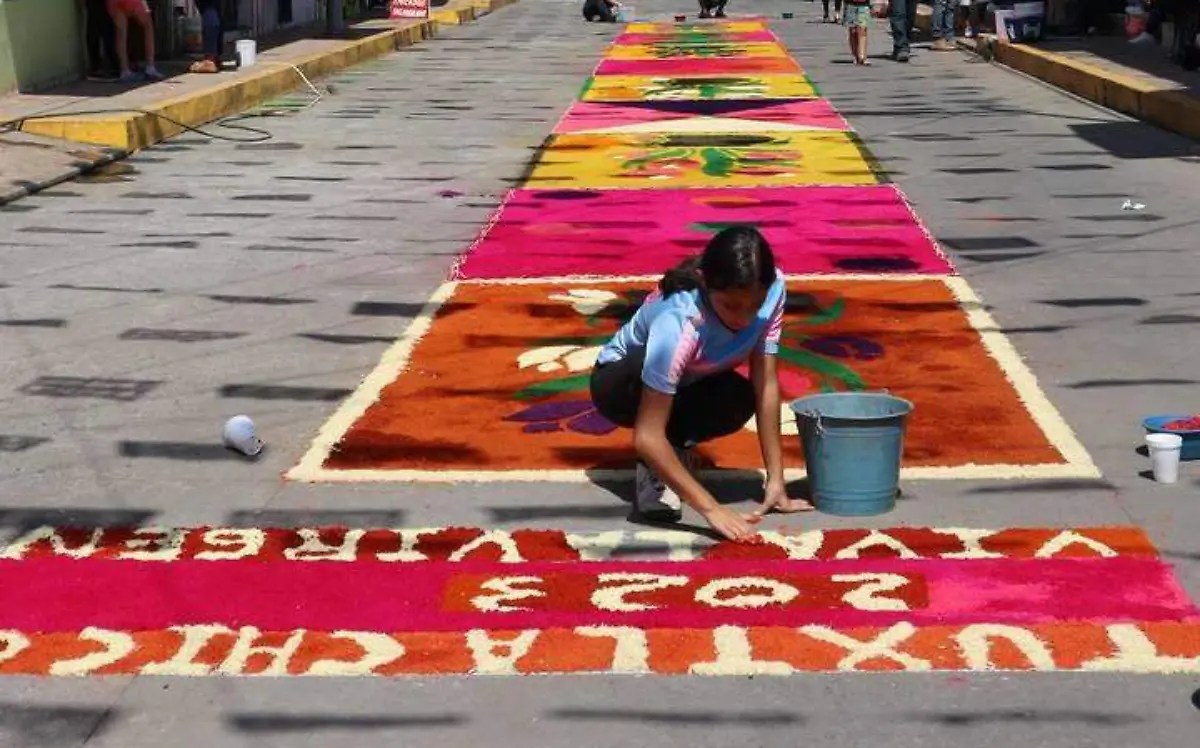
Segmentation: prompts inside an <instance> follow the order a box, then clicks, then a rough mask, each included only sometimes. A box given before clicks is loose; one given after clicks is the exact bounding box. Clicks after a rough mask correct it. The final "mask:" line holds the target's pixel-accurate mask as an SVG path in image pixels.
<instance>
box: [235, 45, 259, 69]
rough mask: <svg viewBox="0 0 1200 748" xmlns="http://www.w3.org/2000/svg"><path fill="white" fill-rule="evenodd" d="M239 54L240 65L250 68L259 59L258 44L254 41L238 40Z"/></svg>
mask: <svg viewBox="0 0 1200 748" xmlns="http://www.w3.org/2000/svg"><path fill="white" fill-rule="evenodd" d="M237 54H238V60H239V61H240V62H239V63H238V64H239V65H240V66H241V67H244V68H248V67H250V66H252V65H253V64H254V63H255V61H256V60H257V59H258V44H256V43H255V41H254V40H253V39H238V42H237Z"/></svg>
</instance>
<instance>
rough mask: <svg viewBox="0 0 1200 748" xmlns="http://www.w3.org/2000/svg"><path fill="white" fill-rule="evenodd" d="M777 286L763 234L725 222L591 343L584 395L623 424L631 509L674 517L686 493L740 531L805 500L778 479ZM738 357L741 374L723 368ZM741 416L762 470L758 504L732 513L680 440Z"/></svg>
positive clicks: (722, 432) (715, 523)
mask: <svg viewBox="0 0 1200 748" xmlns="http://www.w3.org/2000/svg"><path fill="white" fill-rule="evenodd" d="M786 297H787V294H786V291H785V289H784V280H783V275H782V274H781V273H780V272H779V271H777V270H776V268H775V258H774V255H773V254H772V253H771V247H770V245H769V244H768V243H767V240H766V239H765V238H764V237H763V236H762V235H761V234H760V233H759V232H758V231H757V230H755V229H754V228H751V227H745V226H734V227H731V228H727V229H725V230H723V231H721V232H720V233H718V234H717V235H716V236H714V237H713V239H712V241H710V242H709V244H708V246H707V247H706V248H705V250H704V252H703V254H701V255H700V256H699V257H696V258H692V259H689V260H686V261H684V262H683V263H681V264H680V265H679V266H678V267H676V268H674V269H673V270H671V271H669V272H668V273H667V274H666V275H665V276H664V277H663V279H662V280H661V281H660V282H659V287H658V290H657V291H656V292H655V293H653V294H651V295H650V296H649V297H648V298H647V299H646V301H645V302H644V303H643V304H642V306H641V308H640V309H638V311H637V313H636V314H635V315H634V316H633V319H631V320H630V321H629V322H628V323H627V324H626V325H625V326H624V327H623V328H621V330H620V331H618V332H617V334H616V335H614V336H613V338H612V340H611V341H609V343H608V344H607V345H606V346H605V347H604V348H603V349H602V350H601V352H600V355H599V357H598V360H597V363H596V368H595V370H594V371H593V373H592V379H591V391H592V400H593V401H594V402H595V404H596V408H597V410H599V411H600V413H601V414H602V415H604V416H605V417H606V418H608V420H610V421H612V422H613V423H615V424H617V425H619V426H624V427H626V428H632V429H633V441H634V448H635V449H636V451H637V455H638V463H637V495H636V508H637V511H638V513H639V514H641V515H642V516H644V517H646V518H648V519H654V520H666V521H678V520H679V519H681V517H682V504H683V503H684V502H686V503H687V504H688V505H690V506H691V507H692V508H693V509H695V510H696V511H697V512H699V513H700V514H701V515H702V516H703V517H704V519H705V520H706V521H707V522H708V524H709V525H710V526H711V527H712V528H713V529H714V530H716V531H717V532H718V533H720V534H721V535H723V536H725V537H727V538H730V539H732V540H745V539H748V538H749V537H750V536H751V535H753V534H754V529H753V527H752V525H754V524H756V523H757V522H759V521H760V520H761V519H762V517H763V516H764V515H765V514H767V513H768V512H770V511H771V510H773V509H774V510H777V511H781V512H797V511H807V510H810V509H812V506H811V505H810V504H809V503H808V502H807V501H801V500H794V499H790V498H788V495H787V489H786V487H785V485H784V479H783V446H782V440H781V436H780V394H779V380H778V376H777V373H776V368H775V367H776V360H775V359H776V353H777V352H778V350H779V337H780V333H781V332H782V327H783V311H784V305H785V302H786ZM747 360H748V361H749V363H750V375H751V376H750V379H749V380H747V379H746V378H745V377H743V376H742V375H741V374H738V373H737V372H736V371H734V369H736V368H737V367H738V366H740V365H741V364H743V363H745V362H746V361H747ZM751 417H754V418H756V419H757V424H756V425H757V430H758V438H759V442H760V445H761V450H762V457H763V463H764V464H765V466H766V472H767V479H766V484H765V497H764V500H763V504H762V506H760V507H759V508H758V509H756V510H755V511H753V512H750V513H745V514H743V513H740V512H736V511H734V510H732V509H729V508H728V507H725V506H723V505H722V504H720V503H719V502H717V500H716V499H715V498H713V496H712V494H711V493H709V492H708V490H707V489H705V488H704V486H702V485H701V484H700V483H699V482H698V481H697V480H696V478H695V477H694V476H693V475H692V472H691V471H692V469H694V467H695V466H696V460H695V456H694V454H693V452H692V448H693V447H695V446H696V445H697V444H700V443H703V442H706V441H709V440H712V439H716V438H718V437H721V436H726V435H729V434H733V433H735V432H737V431H739V430H741V429H742V428H743V427H744V426H745V425H746V423H747V422H748V421H749V420H750V418H751Z"/></svg>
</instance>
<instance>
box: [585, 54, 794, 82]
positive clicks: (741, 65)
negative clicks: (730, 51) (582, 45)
mask: <svg viewBox="0 0 1200 748" xmlns="http://www.w3.org/2000/svg"><path fill="white" fill-rule="evenodd" d="M799 72H801V70H800V66H799V65H798V64H796V61H795V60H793V59H791V58H790V57H729V58H711V59H701V60H694V59H666V60H603V61H602V62H601V63H600V65H599V66H597V68H596V73H595V74H596V75H658V76H670V77H689V76H690V77H705V76H722V75H747V74H749V75H772V74H777V73H799Z"/></svg>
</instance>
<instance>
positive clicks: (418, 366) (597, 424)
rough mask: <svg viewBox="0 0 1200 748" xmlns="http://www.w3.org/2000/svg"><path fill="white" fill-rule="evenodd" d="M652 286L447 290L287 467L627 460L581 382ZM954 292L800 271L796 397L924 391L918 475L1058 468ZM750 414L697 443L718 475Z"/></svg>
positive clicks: (790, 374) (432, 476)
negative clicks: (417, 333)
mask: <svg viewBox="0 0 1200 748" xmlns="http://www.w3.org/2000/svg"><path fill="white" fill-rule="evenodd" d="M653 286H654V281H653V280H645V281H626V282H617V281H607V280H606V281H601V280H596V281H592V282H587V283H580V282H574V283H568V282H561V283H544V282H538V283H520V284H513V283H502V284H492V283H485V284H475V283H463V284H460V285H458V286H457V288H453V287H452V286H448V287H447V288H446V289H445V290H444V291H443V293H442V294H441V296H442V297H443V298H445V299H446V301H445V303H444V304H443V305H442V306H441V307H440V308H439V309H438V311H437V314H436V316H435V317H434V318H433V320H432V325H431V326H429V329H428V331H427V333H426V334H425V336H424V337H423V338H422V339H421V340H420V341H419V342H414V344H413V345H412V346H411V347H410V346H408V345H407V344H402V345H401V346H400V348H399V349H398V350H399V351H400V352H401V353H402V355H403V356H405V358H404V359H403V360H401V359H396V360H386V359H385V362H384V364H383V365H382V369H381V370H380V371H377V372H376V373H375V374H373V375H372V377H371V381H374V382H376V383H382V384H383V385H384V386H382V389H381V390H380V391H379V392H368V391H366V390H363V391H360V393H359V394H357V395H356V396H355V398H354V399H352V400H351V401H350V402H349V403H347V404H346V405H345V406H344V408H343V412H342V414H340V415H339V416H338V417H335V419H334V421H333V422H332V423H333V424H336V425H337V427H338V428H341V429H344V431H340V432H339V433H336V434H334V433H330V434H329V435H328V438H331V439H334V440H335V441H336V449H334V450H333V451H332V452H330V453H329V454H328V457H327V458H326V459H325V460H324V462H323V464H321V463H318V464H313V463H312V462H310V461H308V460H306V463H305V464H303V465H302V466H301V469H299V470H298V471H297V472H296V473H294V475H293V477H308V478H316V477H319V478H320V479H327V480H338V479H343V480H355V479H374V478H386V477H387V476H386V475H376V474H374V473H373V472H372V471H381V472H384V473H386V472H388V471H396V472H394V473H393V475H392V476H391V477H392V478H406V479H426V480H461V479H481V480H488V479H503V478H517V477H530V478H535V479H547V480H549V479H580V478H582V477H584V475H585V471H587V470H594V469H612V470H627V469H629V468H631V467H632V461H633V455H632V453H631V452H630V450H629V435H628V433H626V432H623V431H621V430H617V429H615V427H614V426H613V425H612V424H610V423H608V422H607V421H606V420H605V419H604V418H603V417H602V416H600V415H599V414H598V413H597V412H596V411H595V409H594V408H593V406H592V404H591V400H590V398H589V395H588V380H589V376H590V371H591V368H592V365H593V362H594V361H595V359H596V355H597V353H598V351H599V347H600V346H602V345H603V344H604V343H605V341H607V340H608V339H609V337H610V336H611V335H612V334H613V332H615V331H616V330H617V329H618V328H619V327H620V325H622V324H623V323H624V321H625V320H627V319H628V318H629V317H630V316H632V314H633V313H634V311H635V310H636V309H637V306H638V305H639V304H640V303H641V300H642V298H643V297H644V296H645V294H646V293H648V292H649V291H650V290H651V289H652V288H653ZM956 293H959V294H965V293H969V289H967V287H966V285H965V284H964V283H963V282H962V281H961V280H959V279H957V278H928V279H922V278H904V279H893V280H824V279H813V278H807V279H803V280H800V279H793V280H791V281H790V282H789V301H788V307H787V311H786V314H785V328H784V335H783V342H782V347H781V350H780V354H779V360H780V381H781V384H782V387H783V391H784V395H785V397H797V396H800V395H802V394H804V393H806V392H809V391H814V390H823V389H824V390H833V389H836V390H844V389H880V388H883V387H886V388H887V389H889V390H890V391H891V392H893V393H895V394H896V395H898V396H901V397H905V398H908V399H909V400H911V401H913V402H914V403H915V404H916V411H915V413H914V415H913V416H912V417H911V420H910V423H909V426H908V434H907V438H906V447H905V455H904V458H905V465H906V466H907V468H908V469H909V474H910V475H927V476H928V477H939V475H940V474H942V473H945V472H947V471H950V473H951V474H955V475H960V476H961V477H969V476H972V475H974V476H978V477H987V476H1003V475H1008V476H1011V477H1015V476H1030V477H1032V476H1036V475H1052V474H1055V472H1056V470H1057V467H1056V466H1058V465H1061V464H1062V463H1063V462H1064V461H1067V460H1068V458H1069V457H1077V456H1076V455H1073V454H1071V453H1070V450H1071V446H1070V445H1071V443H1072V442H1071V439H1070V438H1069V432H1067V431H1066V429H1065V427H1063V426H1062V425H1061V424H1060V423H1058V422H1056V421H1054V420H1053V419H1050V418H1043V420H1042V422H1041V423H1039V422H1038V420H1036V419H1035V417H1034V415H1033V414H1032V412H1031V411H1030V410H1029V409H1028V408H1027V407H1026V405H1025V403H1023V402H1022V396H1024V397H1025V398H1026V399H1027V400H1034V399H1036V397H1037V394H1036V387H1035V386H1033V385H1032V380H1031V378H1030V377H1029V376H1028V373H1027V372H1025V371H1024V369H1023V368H1022V367H1021V364H1020V361H1019V360H1018V359H1016V357H1015V356H1012V355H1011V353H1009V352H1008V349H1004V348H995V346H996V345H997V344H999V343H1002V341H1003V339H1002V338H999V336H997V335H996V334H995V333H994V332H990V333H985V334H981V333H980V331H979V330H977V329H976V328H975V327H974V326H973V325H972V322H971V320H970V318H969V317H968V315H967V313H966V312H964V311H963V309H962V308H961V305H960V298H959V297H958V296H956ZM998 338H999V339H998ZM989 346H992V347H993V349H992V350H989ZM997 353H1000V354H1001V358H999V359H998V358H997V357H996V355H995V354H997ZM408 355H411V358H407V356H408ZM1014 383H1017V384H1018V385H1021V384H1022V383H1024V385H1026V391H1024V392H1019V391H1018V390H1017V389H1014V386H1013V384H1014ZM783 418H784V430H785V433H788V434H795V433H796V426H795V421H794V416H793V415H792V414H791V412H790V410H786V409H785V412H784V414H783ZM951 422H952V423H954V424H955V427H954V429H955V431H954V433H955V438H953V439H948V438H946V424H947V423H951ZM752 426H753V422H751V423H750V424H748V425H747V429H746V430H744V431H743V432H742V433H740V434H737V435H734V436H731V437H727V438H724V439H720V440H717V441H715V442H713V443H711V444H706V445H704V446H703V447H702V448H701V452H702V453H703V454H705V455H706V456H708V457H709V458H710V459H711V460H712V461H713V462H715V463H716V465H717V466H719V467H720V468H723V469H734V470H750V469H754V468H756V467H757V466H758V465H759V461H760V460H761V457H760V455H759V447H758V441H757V437H756V435H755V434H754V433H752V432H751V430H750V429H751V428H752ZM1051 435H1052V436H1051ZM1053 437H1059V442H1060V443H1059V445H1056V444H1055V441H1054V440H1053ZM785 451H786V458H787V461H788V464H789V465H799V464H802V462H803V457H802V454H801V451H800V442H799V439H798V438H792V437H789V438H788V439H787V440H786V442H785ZM323 453H324V452H323V450H322V449H320V448H318V449H317V450H316V451H315V452H314V453H312V455H314V456H316V455H321V454H323ZM310 459H313V458H312V457H310ZM309 471H316V472H315V474H314V473H311V472H309ZM523 471H525V472H524V473H523ZM529 471H533V472H529ZM914 471H915V472H914ZM306 473H307V475H306Z"/></svg>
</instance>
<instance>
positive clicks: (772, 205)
mask: <svg viewBox="0 0 1200 748" xmlns="http://www.w3.org/2000/svg"><path fill="white" fill-rule="evenodd" d="M734 224H737V225H743V226H745V225H750V226H755V227H757V228H758V229H759V230H760V231H762V232H763V234H764V235H765V236H766V237H767V239H768V240H769V241H770V242H771V246H772V248H773V249H774V250H775V255H776V258H777V260H778V262H779V264H780V266H781V267H782V268H783V270H784V272H786V273H788V274H792V275H801V274H810V273H824V274H829V273H872V274H912V273H916V274H926V275H947V274H952V273H953V272H954V270H953V268H952V266H951V265H950V263H949V261H948V260H947V259H946V257H945V256H944V255H943V254H942V253H941V252H940V251H939V250H938V248H937V247H936V245H935V244H934V242H933V241H932V240H931V239H930V237H929V235H928V234H927V233H926V232H925V230H924V229H923V228H922V226H921V225H920V223H919V222H918V221H917V219H916V217H915V216H914V215H913V214H912V212H911V211H910V210H909V208H908V205H907V203H906V202H905V200H904V197H903V195H901V193H900V192H899V190H897V189H896V188H895V187H894V186H891V185H878V186H869V187H865V186H863V187H787V188H776V189H756V188H749V189H743V188H727V189H695V190H661V191H652V190H529V189H526V190H516V191H514V192H513V193H511V195H510V196H509V199H508V200H507V201H506V202H505V204H504V205H503V206H502V207H501V209H500V212H499V215H498V216H497V217H496V220H495V221H494V222H493V223H492V225H491V226H490V228H489V229H488V231H487V233H486V234H485V235H484V236H483V237H482V238H481V239H480V240H479V241H478V242H476V244H475V245H474V246H473V247H472V248H471V249H470V250H469V251H468V252H467V254H466V255H465V257H464V259H463V261H462V262H461V263H460V265H459V267H458V268H457V269H456V272H455V276H456V277H458V278H464V279H472V278H479V279H483V278H543V277H558V276H604V275H615V276H628V275H654V274H658V273H661V272H663V271H664V270H666V269H668V268H670V267H672V266H674V265H675V264H677V263H678V262H679V261H680V260H682V259H684V258H685V257H688V256H691V255H694V254H696V253H697V252H699V251H701V250H702V249H703V248H704V246H705V244H707V242H708V240H709V238H711V237H712V235H713V234H715V233H716V232H717V231H720V230H721V229H722V228H725V227H726V226H729V225H734Z"/></svg>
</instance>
